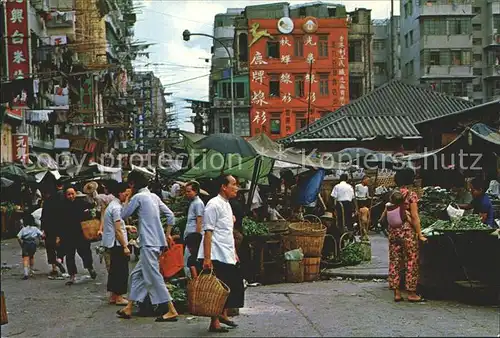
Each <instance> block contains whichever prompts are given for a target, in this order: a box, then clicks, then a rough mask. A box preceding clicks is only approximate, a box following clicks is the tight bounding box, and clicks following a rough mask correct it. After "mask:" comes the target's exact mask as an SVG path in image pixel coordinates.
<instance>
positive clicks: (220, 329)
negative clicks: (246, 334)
mask: <svg viewBox="0 0 500 338" xmlns="http://www.w3.org/2000/svg"><path fill="white" fill-rule="evenodd" d="M208 332H216V333H228V332H229V330H228V329H226V328H223V327H213V326H210V327H209V328H208Z"/></svg>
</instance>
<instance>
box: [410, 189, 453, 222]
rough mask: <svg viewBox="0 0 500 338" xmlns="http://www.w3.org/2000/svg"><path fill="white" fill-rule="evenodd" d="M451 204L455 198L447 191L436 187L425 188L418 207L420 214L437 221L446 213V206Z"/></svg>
mask: <svg viewBox="0 0 500 338" xmlns="http://www.w3.org/2000/svg"><path fill="white" fill-rule="evenodd" d="M453 202H455V196H454V195H452V194H451V193H450V192H449V191H448V190H446V189H441V188H438V187H426V188H425V189H424V195H423V196H422V198H421V199H420V201H419V205H418V206H419V209H420V211H421V212H422V213H424V214H426V215H428V216H431V217H435V218H437V219H439V218H441V217H442V215H443V213H446V208H447V207H448V205H450V203H453Z"/></svg>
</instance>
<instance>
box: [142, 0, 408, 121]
mask: <svg viewBox="0 0 500 338" xmlns="http://www.w3.org/2000/svg"><path fill="white" fill-rule="evenodd" d="M273 2H281V1H259V0H247V1H224V0H212V1H209V0H205V1H199V0H183V1H176V0H134V4H135V6H136V7H137V9H136V12H137V22H136V24H135V29H134V32H135V39H136V40H138V41H140V42H148V43H153V44H154V45H153V46H151V47H149V48H148V50H147V51H146V52H149V53H150V54H149V58H145V57H142V58H139V59H138V60H136V62H135V68H136V70H150V71H153V72H154V73H155V74H156V76H158V77H159V78H160V79H161V81H162V84H163V85H164V87H165V91H166V92H171V93H172V95H171V96H168V97H167V101H168V102H173V103H174V107H173V108H172V110H173V111H174V112H176V113H177V116H178V121H179V127H180V128H181V129H183V130H188V131H194V126H193V124H192V123H191V122H188V121H189V119H190V116H191V110H190V109H187V108H186V107H188V106H189V105H190V104H189V103H187V102H185V101H184V99H194V100H204V101H208V83H209V80H208V79H209V78H208V74H209V73H210V60H211V54H210V47H211V46H212V43H213V42H212V40H211V39H210V38H207V37H197V36H194V37H191V40H190V41H188V42H186V41H184V40H183V39H182V32H183V31H184V30H185V29H188V30H189V31H190V32H191V33H195V32H196V33H205V34H211V35H213V21H214V17H215V15H216V14H219V13H225V12H226V9H227V8H245V6H249V5H259V4H265V3H273ZM283 2H284V1H283ZM287 2H288V3H290V4H292V5H293V4H300V3H307V2H314V1H310V0H302V1H295V0H289V1H287ZM325 2H329V3H337V4H343V5H345V6H346V7H347V10H348V11H352V10H354V9H355V8H356V7H357V8H363V7H364V8H369V9H371V10H372V19H384V18H388V17H389V13H390V6H391V0H371V1H356V0H343V1H334V0H332V1H325ZM394 13H395V14H396V15H397V14H399V1H394ZM205 59H208V60H209V62H208V63H207V62H206V61H205ZM195 77H199V78H197V79H193V78H195ZM190 79H193V80H190ZM186 80H187V81H186Z"/></svg>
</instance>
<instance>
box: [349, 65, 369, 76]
mask: <svg viewBox="0 0 500 338" xmlns="http://www.w3.org/2000/svg"><path fill="white" fill-rule="evenodd" d="M366 71H367V70H366V69H365V64H364V63H363V62H349V73H350V74H352V75H354V74H355V73H357V74H363V73H365V72H366Z"/></svg>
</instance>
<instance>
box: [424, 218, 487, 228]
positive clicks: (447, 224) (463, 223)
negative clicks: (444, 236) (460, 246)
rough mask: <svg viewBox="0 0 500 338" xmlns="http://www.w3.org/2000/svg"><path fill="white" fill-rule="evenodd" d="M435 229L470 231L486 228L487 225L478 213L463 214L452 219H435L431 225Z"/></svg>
mask: <svg viewBox="0 0 500 338" xmlns="http://www.w3.org/2000/svg"><path fill="white" fill-rule="evenodd" d="M432 228H433V229H434V230H436V231H440V230H441V231H470V230H487V229H490V227H489V226H487V225H486V224H484V223H483V222H482V220H481V217H479V215H465V216H462V217H460V218H458V219H456V220H454V221H441V220H440V221H437V222H435V223H434V224H433V225H432Z"/></svg>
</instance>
